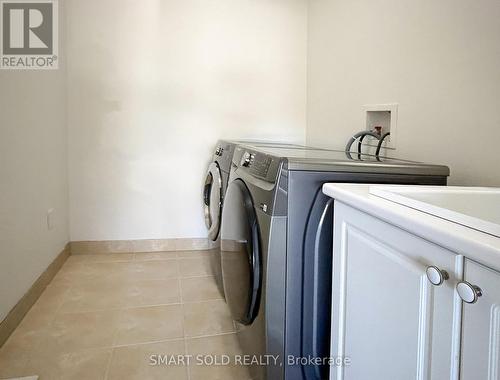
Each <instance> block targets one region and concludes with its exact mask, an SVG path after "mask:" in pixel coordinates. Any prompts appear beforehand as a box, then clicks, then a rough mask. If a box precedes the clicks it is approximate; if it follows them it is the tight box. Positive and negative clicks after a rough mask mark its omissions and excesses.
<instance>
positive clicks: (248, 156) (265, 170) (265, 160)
mask: <svg viewBox="0 0 500 380" xmlns="http://www.w3.org/2000/svg"><path fill="white" fill-rule="evenodd" d="M279 163H280V160H279V159H278V158H276V157H273V156H269V155H267V154H264V153H261V152H252V151H248V150H247V151H244V152H243V154H242V155H241V160H240V162H239V164H240V166H241V167H243V168H246V169H247V170H248V172H249V173H250V174H251V175H253V176H254V177H257V178H260V179H263V180H266V181H269V182H274V181H275V180H276V174H277V170H278V168H279Z"/></svg>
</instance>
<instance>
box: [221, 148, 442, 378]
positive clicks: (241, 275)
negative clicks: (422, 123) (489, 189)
mask: <svg viewBox="0 0 500 380" xmlns="http://www.w3.org/2000/svg"><path fill="white" fill-rule="evenodd" d="M353 156H355V157H351V156H350V155H349V154H348V153H345V152H343V151H328V150H317V149H316V150H315V149H309V150H308V149H304V150H298V149H286V148H265V147H264V148H256V147H246V146H238V147H236V149H235V152H234V155H233V163H234V165H235V166H234V167H235V169H234V170H233V171H232V173H231V178H230V183H229V185H228V187H227V191H226V195H225V206H224V209H223V216H222V227H221V238H220V239H221V257H222V276H223V283H224V289H225V295H226V302H227V303H228V305H229V308H230V310H231V314H232V316H233V319H234V320H235V321H236V322H238V323H237V327H238V328H237V335H238V339H239V341H240V344H241V346H242V348H243V351H244V353H245V354H247V355H255V356H251V358H254V359H255V360H256V361H257V362H258V365H255V366H253V367H251V372H252V378H253V379H254V380H262V379H266V378H267V379H269V380H280V379H286V380H305V379H307V380H312V379H314V380H324V379H328V370H329V367H328V362H326V363H325V362H324V361H323V363H324V364H318V365H313V364H309V363H306V364H304V362H303V360H302V359H301V358H320V359H323V360H324V359H327V358H329V355H330V341H329V337H330V306H331V273H332V269H331V265H332V241H333V236H332V234H333V228H332V223H333V212H334V210H333V201H332V200H331V199H330V198H328V197H326V196H325V195H324V194H323V193H322V192H321V187H322V185H323V184H324V183H326V182H339V183H340V182H357V183H385V184H388V183H391V184H421V185H446V182H447V176H448V175H449V169H448V167H446V166H439V165H427V164H420V163H415V162H410V161H402V160H395V159H386V158H380V157H374V156H368V155H358V154H356V155H353ZM265 355H273V356H272V357H273V358H277V362H276V363H274V359H273V360H271V361H270V362H267V361H266V360H267V359H266V358H269V356H267V357H266V356H265ZM289 357H291V358H297V359H298V360H297V362H292V364H289V362H288V358H289ZM266 363H267V364H268V365H266V366H263V365H262V364H266Z"/></svg>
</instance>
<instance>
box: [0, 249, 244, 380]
mask: <svg viewBox="0 0 500 380" xmlns="http://www.w3.org/2000/svg"><path fill="white" fill-rule="evenodd" d="M210 254H211V253H210V252H209V251H195V252H189V251H186V252H177V253H174V252H165V253H137V254H123V253H120V254H106V255H82V256H71V257H70V258H69V259H68V260H67V262H66V263H65V264H64V266H63V267H62V269H61V270H60V271H59V273H58V274H57V275H56V277H55V278H54V279H53V281H52V282H51V284H50V285H49V286H48V287H47V289H46V290H45V291H44V293H43V294H42V296H41V297H40V299H39V300H38V301H37V303H36V304H35V305H34V306H33V308H32V309H31V310H30V312H29V313H28V314H27V315H26V317H25V318H24V319H23V321H22V322H21V324H20V325H19V327H18V328H17V329H16V331H15V332H14V333H13V334H12V335H11V337H10V338H9V340H8V341H7V342H6V343H5V345H4V346H3V347H2V348H1V349H0V379H1V378H9V377H20V376H29V375H39V376H40V380H57V379H78V380H85V379H92V380H97V379H141V380H147V379H172V380H183V379H187V380H198V379H200V380H201V379H203V380H212V379H213V380H216V379H218V380H226V379H228V380H229V379H238V380H245V379H249V378H250V377H249V375H248V372H247V369H246V368H244V367H239V366H231V365H224V366H199V365H195V364H194V363H192V364H191V365H189V366H188V365H165V364H162V365H156V366H153V365H150V355H155V354H156V355H198V354H202V355H211V354H215V355H222V354H227V355H230V356H231V355H235V354H240V353H241V351H240V348H239V346H238V343H237V340H236V336H235V332H234V331H235V328H234V324H233V322H232V320H231V317H230V314H229V310H228V308H227V305H226V303H225V302H224V301H223V300H222V299H221V297H220V295H219V293H218V291H217V287H216V284H215V281H214V279H213V277H210V272H209V256H210Z"/></svg>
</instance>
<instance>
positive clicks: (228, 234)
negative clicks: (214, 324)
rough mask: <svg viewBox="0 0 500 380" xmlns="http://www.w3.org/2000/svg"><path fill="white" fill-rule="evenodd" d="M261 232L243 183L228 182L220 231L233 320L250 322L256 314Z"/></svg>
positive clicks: (227, 298) (248, 192)
mask: <svg viewBox="0 0 500 380" xmlns="http://www.w3.org/2000/svg"><path fill="white" fill-rule="evenodd" d="M260 249H261V245H260V232H259V226H258V221H257V215H256V214H255V209H254V205H253V201H252V197H251V194H250V191H249V190H248V187H247V186H246V185H245V183H244V182H243V181H242V180H240V179H236V180H234V181H233V182H231V183H230V185H229V187H228V189H227V192H226V196H225V199H224V210H223V217H222V230H221V258H222V278H223V283H224V293H225V295H226V301H227V303H228V305H229V309H230V310H231V314H232V316H233V319H234V320H236V321H238V322H240V323H242V324H244V325H249V324H251V323H252V322H253V320H254V319H255V317H256V316H257V313H258V308H259V301H260V292H261V282H262V278H261V277H262V262H261V252H260Z"/></svg>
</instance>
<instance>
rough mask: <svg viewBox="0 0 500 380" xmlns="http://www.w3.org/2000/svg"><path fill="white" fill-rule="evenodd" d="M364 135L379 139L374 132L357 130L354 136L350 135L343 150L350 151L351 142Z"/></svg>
mask: <svg viewBox="0 0 500 380" xmlns="http://www.w3.org/2000/svg"><path fill="white" fill-rule="evenodd" d="M365 136H372V137H374V138H376V139H377V140H378V139H380V136H379V135H378V134H377V133H375V132H371V131H361V132H358V133H356V134H355V135H354V136H352V137H351V138H350V139H349V141H348V142H347V145H346V147H345V151H346V152H350V151H351V146H352V144H353V143H354V142H355V141H356V140H357V139H359V138H361V137H363V138H364V137H365Z"/></svg>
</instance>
